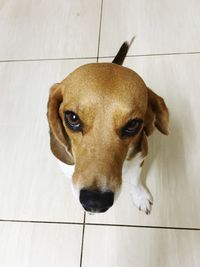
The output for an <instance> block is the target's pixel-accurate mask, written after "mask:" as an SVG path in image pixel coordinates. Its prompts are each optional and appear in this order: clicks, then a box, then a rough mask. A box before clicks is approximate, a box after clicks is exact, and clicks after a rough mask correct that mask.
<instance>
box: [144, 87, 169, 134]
mask: <svg viewBox="0 0 200 267" xmlns="http://www.w3.org/2000/svg"><path fill="white" fill-rule="evenodd" d="M154 125H155V126H156V128H157V129H158V130H159V131H160V132H161V133H163V134H165V135H168V134H169V112H168V108H167V106H166V104H165V102H164V100H163V98H162V97H160V96H158V95H157V94H155V93H154V92H153V91H152V90H151V89H149V88H148V108H147V113H146V118H145V127H144V130H145V132H146V135H147V136H148V135H150V134H151V133H152V132H153V130H154Z"/></svg>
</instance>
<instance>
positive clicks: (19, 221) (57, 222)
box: [0, 219, 83, 225]
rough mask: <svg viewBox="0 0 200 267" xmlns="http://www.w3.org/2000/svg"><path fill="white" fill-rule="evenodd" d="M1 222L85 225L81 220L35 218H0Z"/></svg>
mask: <svg viewBox="0 0 200 267" xmlns="http://www.w3.org/2000/svg"><path fill="white" fill-rule="evenodd" d="M1 222H8V223H36V224H73V225H83V223H81V222H59V221H35V220H7V219H0V223H1Z"/></svg>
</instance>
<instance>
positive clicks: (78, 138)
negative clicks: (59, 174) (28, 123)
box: [47, 42, 169, 214]
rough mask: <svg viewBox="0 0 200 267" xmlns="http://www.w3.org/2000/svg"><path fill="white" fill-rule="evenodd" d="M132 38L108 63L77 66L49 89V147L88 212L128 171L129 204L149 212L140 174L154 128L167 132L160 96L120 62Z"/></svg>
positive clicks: (110, 197)
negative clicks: (70, 177)
mask: <svg viewBox="0 0 200 267" xmlns="http://www.w3.org/2000/svg"><path fill="white" fill-rule="evenodd" d="M130 45H131V43H128V42H125V43H123V44H122V46H121V48H120V49H119V51H118V53H117V55H116V57H115V58H114V60H113V61H112V63H91V64H86V65H82V66H80V67H79V68H77V69H76V70H75V71H73V72H72V73H70V74H69V75H68V76H67V77H66V78H65V79H64V80H63V81H62V82H60V83H56V84H54V85H53V86H52V87H51V89H50V93H49V100H48V108H47V118H48V123H49V128H50V147H51V151H52V153H53V154H54V156H55V157H56V158H57V159H59V161H60V163H61V165H62V167H63V169H64V171H65V172H66V173H67V174H68V175H69V173H71V174H70V175H71V176H72V187H73V190H74V192H75V193H76V196H77V197H78V199H79V201H80V203H81V205H82V206H83V208H84V209H85V210H86V211H87V212H89V213H97V212H98V213H99V212H105V211H107V210H108V209H109V208H110V207H111V206H112V205H113V203H114V201H115V199H116V198H117V196H118V194H119V192H120V188H121V184H122V177H123V176H124V175H126V176H128V178H129V179H130V184H131V195H132V198H133V202H134V204H135V205H136V206H137V207H138V208H139V209H140V210H142V211H144V212H145V213H146V214H149V213H150V211H151V207H152V204H153V198H152V195H151V193H150V192H149V190H147V189H146V188H145V187H144V186H143V184H142V182H141V178H140V174H141V170H142V166H143V163H144V159H145V157H146V156H147V153H148V143H147V137H148V136H149V135H151V134H152V133H153V131H154V129H155V127H156V128H157V129H158V130H159V131H160V132H161V133H162V134H165V135H168V133H169V131H168V125H169V112H168V108H167V106H166V104H165V102H164V100H163V98H161V97H160V96H159V95H157V94H156V93H154V92H153V91H152V90H151V89H150V88H148V87H147V85H146V84H145V82H144V81H143V80H142V78H141V77H140V76H139V75H138V74H137V73H136V72H134V71H133V70H131V69H129V68H126V67H123V66H122V64H123V61H124V59H125V57H126V54H127V52H128V49H129V47H130Z"/></svg>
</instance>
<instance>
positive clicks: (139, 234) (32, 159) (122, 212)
mask: <svg viewBox="0 0 200 267" xmlns="http://www.w3.org/2000/svg"><path fill="white" fill-rule="evenodd" d="M199 10H200V2H199V1H198V0H191V1H186V0H182V1H180V0H177V1H172V0H163V1H159V0H155V1H146V0H141V1H136V0H125V1H123V0H85V1H81V0H76V1H71V0H70V1H63V0H58V1H53V0H49V1H47V0H44V1H38V0H36V1H25V0H16V1H11V0H7V1H5V0H0V18H1V19H0V34H1V41H0V84H1V88H0V265H1V266H3V267H40V266H41V267H46V266H48V267H58V266H59V267H61V266H63V267H64V266H69V267H78V266H82V267H90V266H91V267H93V266H95V267H121V266H125V267H133V266H136V267H191V266H192V267H199V266H200V255H199V251H200V212H199V210H200V178H199V177H200V175H199V173H200V171H199V170H200V167H199V166H200V164H199V162H200V150H199V148H200V138H199V136H200V121H199V117H200V105H199V99H200V78H199V69H200V16H199ZM133 35H136V39H135V41H134V44H133V46H132V47H131V49H130V51H129V55H128V57H127V59H126V60H125V63H124V66H127V67H129V68H132V69H134V70H135V71H136V72H137V73H138V74H139V75H140V76H141V77H142V78H143V79H144V80H145V82H146V84H148V86H149V87H150V88H152V89H153V90H154V91H155V92H156V93H158V94H159V95H161V96H162V97H163V98H164V99H165V101H166V103H167V105H168V107H169V110H170V135H169V136H168V137H166V136H163V135H161V134H160V133H159V132H157V131H156V132H155V133H154V134H153V136H152V137H150V138H149V155H148V158H147V159H146V161H145V164H144V168H143V173H142V175H143V176H144V177H146V178H145V179H146V183H147V186H148V187H149V188H150V190H151V192H152V194H153V197H154V205H153V209H152V213H151V215H148V216H147V215H146V214H144V213H142V212H140V211H139V210H137V209H136V207H135V206H134V205H133V203H132V200H131V197H130V184H129V181H127V180H124V181H123V187H122V192H121V194H120V196H119V198H118V200H117V201H116V203H115V204H114V206H113V207H112V208H111V209H110V210H109V211H107V212H106V213H104V214H99V215H89V214H85V213H84V212H83V209H82V208H81V206H80V204H79V203H78V202H77V201H76V200H75V199H74V196H73V194H72V190H71V185H70V180H69V179H67V178H66V177H65V176H64V174H63V173H62V172H61V170H60V168H59V166H58V163H57V161H56V160H55V158H54V157H53V155H52V154H51V151H50V148H49V134H48V124H47V120H46V106H47V100H48V92H49V88H50V86H51V85H52V84H53V83H55V82H59V81H61V80H62V79H63V78H64V77H65V76H66V75H67V74H69V73H70V72H71V71H73V70H74V69H75V68H77V67H78V66H80V65H83V64H86V63H89V62H97V60H98V61H99V62H110V61H111V60H112V58H113V56H114V55H115V53H116V52H117V50H118V48H119V47H120V45H121V44H122V42H123V41H125V40H130V39H131V37H132V36H133Z"/></svg>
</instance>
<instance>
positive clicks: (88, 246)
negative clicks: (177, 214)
mask: <svg viewBox="0 0 200 267" xmlns="http://www.w3.org/2000/svg"><path fill="white" fill-rule="evenodd" d="M199 250H200V232H199V231H183V230H181V231H180V230H166V229H163V230H161V229H145V228H126V227H110V226H107V227H106V226H86V229H85V239H84V250H83V267H93V266H96V267H100V266H101V267H121V266H126V267H133V266H137V267H160V266H162V267H190V266H193V267H199V266H200V258H199Z"/></svg>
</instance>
